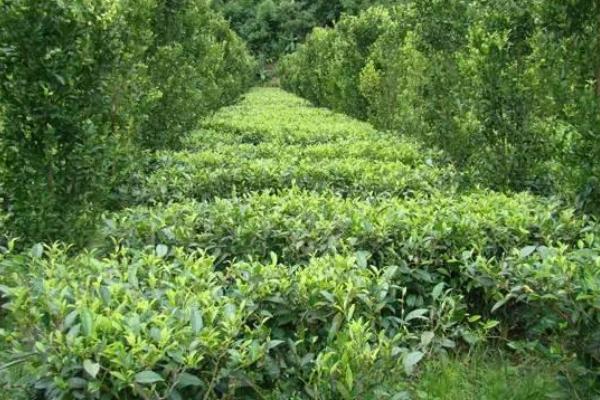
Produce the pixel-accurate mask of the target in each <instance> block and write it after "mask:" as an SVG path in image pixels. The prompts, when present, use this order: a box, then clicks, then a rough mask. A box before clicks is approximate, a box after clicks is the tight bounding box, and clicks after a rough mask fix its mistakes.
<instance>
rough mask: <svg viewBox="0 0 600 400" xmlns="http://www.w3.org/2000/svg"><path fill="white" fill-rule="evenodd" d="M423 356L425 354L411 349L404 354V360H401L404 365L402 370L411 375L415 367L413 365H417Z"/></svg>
mask: <svg viewBox="0 0 600 400" xmlns="http://www.w3.org/2000/svg"><path fill="white" fill-rule="evenodd" d="M423 356H425V354H424V353H422V352H420V351H413V352H411V353H408V354H407V355H406V356H404V360H403V361H402V364H403V365H404V371H405V372H406V373H407V374H408V375H411V374H412V373H413V371H414V369H415V365H417V364H418V363H419V361H421V360H422V359H423Z"/></svg>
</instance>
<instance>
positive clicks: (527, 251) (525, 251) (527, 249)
mask: <svg viewBox="0 0 600 400" xmlns="http://www.w3.org/2000/svg"><path fill="white" fill-rule="evenodd" d="M536 249H537V247H536V246H526V247H523V248H522V249H521V253H520V255H521V258H526V257H529V256H530V255H532V254H533V252H534V251H535V250H536Z"/></svg>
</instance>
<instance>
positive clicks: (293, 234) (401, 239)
mask: <svg viewBox="0 0 600 400" xmlns="http://www.w3.org/2000/svg"><path fill="white" fill-rule="evenodd" d="M589 229H590V226H588V224H587V223H586V220H585V219H583V218H578V217H574V216H573V212H572V211H569V210H562V209H561V207H560V206H559V205H558V204H557V203H553V202H543V201H541V200H540V199H538V198H536V197H533V196H528V195H519V196H514V197H509V196H506V195H502V194H494V193H487V192H483V193H474V194H470V195H462V196H456V197H452V196H445V195H435V196H432V197H431V198H423V197H418V198H415V199H410V200H401V199H395V198H392V199H387V200H386V199H381V198H380V199H368V200H358V199H355V198H352V199H343V198H340V197H338V196H336V195H334V194H331V193H323V194H316V193H310V192H303V191H300V190H297V189H292V190H289V191H284V192H282V193H279V194H270V193H263V194H250V195H247V196H244V197H242V198H233V199H217V200H215V201H213V202H207V203H198V202H194V201H191V202H189V201H188V202H185V203H182V204H173V205H170V206H166V207H165V206H158V207H156V208H148V207H139V208H134V209H131V210H124V211H122V212H119V213H114V214H111V215H110V216H107V218H106V221H105V224H104V229H103V230H102V231H101V233H100V236H99V240H105V241H106V240H107V241H108V242H105V244H104V247H108V248H110V247H112V242H113V241H117V242H119V243H121V244H122V245H123V246H125V247H131V248H141V247H146V246H156V245H158V244H161V243H162V244H168V245H173V246H181V247H185V248H190V249H193V248H202V249H207V251H209V252H210V253H211V254H212V255H214V256H216V257H218V258H219V260H220V261H232V260H236V259H240V258H246V257H252V258H254V259H258V260H262V261H264V260H267V259H268V258H269V254H270V252H275V253H276V254H277V255H278V256H279V257H280V259H281V260H282V262H284V263H286V264H297V263H305V262H307V261H308V260H309V259H310V257H311V256H313V255H317V256H320V255H325V254H330V253H337V252H341V253H346V252H350V253H354V252H356V251H365V252H367V253H366V254H369V257H373V260H374V262H375V264H377V265H380V264H381V265H392V264H393V265H402V264H407V265H413V264H414V265H415V266H423V267H426V268H431V270H432V271H436V269H437V268H444V269H447V273H449V274H452V273H453V272H452V265H454V263H457V262H459V260H461V257H462V255H463V253H464V252H465V251H474V252H475V253H474V254H479V255H481V256H483V257H486V258H492V257H503V256H504V255H506V254H507V253H508V252H510V250H511V249H512V248H522V247H525V246H531V245H536V246H537V245H539V246H541V245H546V246H551V245H553V244H554V243H556V242H563V243H567V244H574V243H576V242H577V240H579V239H580V238H583V237H584V235H585V232H586V231H588V230H589ZM98 244H99V243H98ZM398 263H400V264H398Z"/></svg>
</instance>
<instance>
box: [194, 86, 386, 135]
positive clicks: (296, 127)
mask: <svg viewBox="0 0 600 400" xmlns="http://www.w3.org/2000/svg"><path fill="white" fill-rule="evenodd" d="M202 128H203V129H206V130H208V131H210V132H212V134H214V135H217V136H218V137H219V135H220V136H225V140H228V138H229V136H230V135H233V136H236V137H239V139H237V140H239V141H236V143H239V142H240V141H241V142H242V143H250V144H256V143H261V142H263V141H276V142H280V143H285V144H315V143H326V142H329V141H334V140H337V139H341V140H346V139H354V140H360V139H363V140H366V139H376V138H377V137H381V134H379V133H378V132H377V130H376V129H375V128H373V126H371V125H370V124H367V123H364V122H360V121H357V120H356V119H354V118H350V117H348V116H345V115H343V114H339V113H335V112H332V111H330V110H327V109H324V108H316V107H313V106H312V105H311V104H310V103H308V102H307V101H305V100H300V99H299V98H298V97H296V96H294V95H292V94H290V93H286V92H284V91H283V90H280V89H275V88H260V89H254V90H252V91H250V92H249V93H248V94H247V95H246V96H245V97H244V99H243V101H241V102H240V103H238V104H236V105H234V106H231V107H226V108H224V109H221V110H219V112H218V113H216V114H215V115H213V116H211V117H209V118H207V119H205V120H204V121H203V123H202ZM210 132H209V134H210ZM204 136H205V133H204V132H203V131H200V132H198V134H197V135H192V138H191V139H190V140H192V143H200V144H201V143H202V139H204ZM194 139H195V140H194ZM209 140H210V139H209Z"/></svg>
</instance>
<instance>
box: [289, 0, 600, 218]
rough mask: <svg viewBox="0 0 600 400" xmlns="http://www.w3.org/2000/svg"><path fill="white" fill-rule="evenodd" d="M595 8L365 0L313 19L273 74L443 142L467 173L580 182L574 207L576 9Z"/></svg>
mask: <svg viewBox="0 0 600 400" xmlns="http://www.w3.org/2000/svg"><path fill="white" fill-rule="evenodd" d="M596 7H597V5H595V3H594V4H592V2H589V1H587V0H581V1H578V2H566V3H564V4H563V3H561V4H560V5H559V4H554V3H548V2H539V1H535V0H531V1H527V2H525V3H523V2H514V1H510V2H503V3H481V2H475V1H469V0H465V1H457V2H452V3H451V4H449V3H448V2H446V1H434V2H431V1H421V0H412V1H407V2H403V3H402V4H399V5H397V6H395V7H393V8H391V9H381V8H377V7H374V8H370V9H368V10H366V11H364V12H362V13H361V14H360V15H358V16H357V17H346V18H342V19H341V21H340V22H339V23H338V24H336V26H335V28H333V29H327V30H323V29H316V30H314V32H313V33H312V34H311V35H310V36H309V37H308V39H307V41H306V43H305V44H304V45H302V46H301V47H300V48H299V49H298V50H297V51H296V53H294V54H292V55H290V56H287V57H285V59H284V60H283V61H282V62H281V63H280V73H281V80H282V84H283V87H284V88H286V89H290V90H292V91H294V92H296V93H298V94H300V95H302V96H304V97H306V98H308V99H310V100H311V101H314V102H315V103H316V104H319V105H324V106H328V107H332V108H334V109H335V110H337V111H343V112H347V113H349V114H350V115H353V116H355V117H358V118H362V119H367V120H369V121H370V122H372V123H374V124H375V125H376V127H378V128H382V129H386V130H393V131H396V132H399V133H401V134H407V135H412V136H415V137H418V138H419V139H420V140H422V141H424V142H425V143H427V144H428V145H430V146H437V147H439V148H441V149H443V150H444V151H446V152H447V154H448V155H449V156H450V157H451V158H452V160H453V161H454V162H455V163H456V164H457V165H458V166H459V168H460V169H463V170H465V178H466V180H467V183H483V184H485V185H487V186H489V187H492V188H495V189H499V190H531V191H534V192H538V193H544V194H548V193H559V194H562V195H565V196H566V197H568V198H570V199H573V197H574V196H573V195H574V194H575V193H577V192H578V191H580V192H581V195H580V196H579V203H580V206H581V208H584V209H589V210H593V209H594V207H597V199H598V196H597V193H598V185H597V182H596V181H597V171H596V169H597V168H596V166H595V165H596V164H597V163H595V162H594V161H592V160H596V158H597V154H596V148H597V146H596V143H597V140H596V139H597V136H598V129H597V127H598V123H597V122H596V121H597V119H598V115H599V114H598V99H597V93H596V92H597V88H596V87H595V84H594V82H595V81H597V78H598V74H597V71H598V70H599V69H598V65H599V61H598V54H600V52H598V48H599V47H598V37H600V35H598V29H600V28H599V27H600V24H599V23H598V20H597V18H596V17H592V15H595V14H594V13H593V12H591V13H581V12H580V11H579V10H583V9H590V10H591V9H595V8H596ZM377 16H380V18H379V19H377ZM365 32H367V33H368V34H367V35H365ZM360 37H362V38H363V39H357V38H360ZM596 86H597V85H596ZM590 176H591V177H594V178H592V179H590ZM582 188H586V189H585V190H582Z"/></svg>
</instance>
